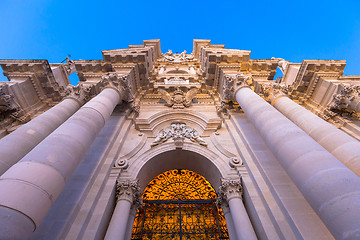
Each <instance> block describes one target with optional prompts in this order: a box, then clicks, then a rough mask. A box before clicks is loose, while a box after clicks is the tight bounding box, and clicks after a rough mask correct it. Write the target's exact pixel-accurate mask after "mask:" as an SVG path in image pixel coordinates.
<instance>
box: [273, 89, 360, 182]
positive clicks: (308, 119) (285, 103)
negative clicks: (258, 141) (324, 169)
mask: <svg viewBox="0 0 360 240" xmlns="http://www.w3.org/2000/svg"><path fill="white" fill-rule="evenodd" d="M271 104H272V105H273V106H274V107H275V108H276V109H277V110H279V111H280V112H281V113H282V114H284V115H285V116H286V117H287V118H289V119H290V120H291V121H293V122H294V123H295V124H296V125H297V126H299V127H300V128H301V129H302V130H304V131H305V132H306V133H307V134H309V136H310V137H312V138H313V139H314V140H315V141H317V142H318V143H319V144H320V145H321V146H323V147H324V148H325V149H326V150H328V151H329V152H330V153H331V154H333V155H334V156H335V157H336V158H337V159H339V160H340V161H341V162H342V163H344V164H345V166H347V167H348V168H349V169H350V170H352V171H353V172H354V173H356V174H357V175H358V176H360V142H359V141H358V140H356V139H355V138H353V137H351V136H349V135H348V134H347V133H345V132H343V131H341V130H340V129H338V128H336V127H335V126H334V125H332V124H330V123H328V122H326V121H324V120H323V119H321V118H319V117H318V116H316V115H315V114H313V113H312V112H310V111H308V110H306V109H305V108H303V107H301V106H300V105H298V104H297V103H295V102H294V101H292V100H291V99H290V98H288V97H287V96H286V95H280V96H278V97H276V98H275V99H274V100H273V101H272V102H271Z"/></svg>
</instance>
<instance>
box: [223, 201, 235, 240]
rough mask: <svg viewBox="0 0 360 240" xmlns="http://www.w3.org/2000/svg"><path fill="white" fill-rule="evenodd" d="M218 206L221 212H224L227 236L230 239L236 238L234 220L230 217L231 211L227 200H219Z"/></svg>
mask: <svg viewBox="0 0 360 240" xmlns="http://www.w3.org/2000/svg"><path fill="white" fill-rule="evenodd" d="M219 207H220V208H221V209H222V212H223V213H224V217H225V221H226V227H227V230H228V233H229V238H230V240H232V239H235V240H236V239H238V238H237V236H236V231H235V228H234V221H233V219H232V216H231V213H230V208H229V205H228V203H227V202H225V201H222V202H220V201H219Z"/></svg>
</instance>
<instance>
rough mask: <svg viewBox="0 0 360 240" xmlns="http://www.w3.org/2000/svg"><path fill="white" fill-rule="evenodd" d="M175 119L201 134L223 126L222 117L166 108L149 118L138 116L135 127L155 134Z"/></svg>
mask: <svg viewBox="0 0 360 240" xmlns="http://www.w3.org/2000/svg"><path fill="white" fill-rule="evenodd" d="M174 121H182V122H185V123H187V125H188V126H191V127H193V128H194V129H196V130H197V131H198V132H199V134H200V135H202V134H203V132H204V131H215V130H216V129H219V128H220V127H221V119H220V118H219V117H216V118H208V117H207V116H205V115H203V114H201V113H199V112H195V111H192V110H185V109H181V110H176V109H174V110H165V111H161V112H159V113H156V114H154V115H152V116H151V117H149V118H148V119H140V118H137V119H136V120H135V127H136V129H138V130H139V131H141V132H151V133H152V134H153V135H154V136H156V134H158V133H159V132H160V131H161V130H162V129H163V128H164V127H167V126H169V125H170V124H171V123H172V122H174Z"/></svg>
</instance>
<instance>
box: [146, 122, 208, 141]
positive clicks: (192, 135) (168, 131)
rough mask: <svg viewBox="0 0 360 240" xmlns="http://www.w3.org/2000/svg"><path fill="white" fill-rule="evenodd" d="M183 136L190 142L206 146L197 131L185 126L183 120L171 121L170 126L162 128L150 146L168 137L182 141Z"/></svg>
mask: <svg viewBox="0 0 360 240" xmlns="http://www.w3.org/2000/svg"><path fill="white" fill-rule="evenodd" d="M185 138H188V139H190V140H191V141H192V142H197V143H199V144H200V145H202V146H207V143H206V142H205V141H204V139H202V138H201V137H200V136H199V133H198V132H197V131H196V130H195V129H194V128H192V127H188V126H186V123H183V122H172V123H171V126H170V127H167V128H164V129H163V130H161V131H160V132H159V133H158V135H157V136H156V138H155V140H154V142H153V143H152V144H151V147H154V146H156V145H159V144H161V143H164V142H166V141H167V140H168V139H173V140H174V141H183V140H184V139H185Z"/></svg>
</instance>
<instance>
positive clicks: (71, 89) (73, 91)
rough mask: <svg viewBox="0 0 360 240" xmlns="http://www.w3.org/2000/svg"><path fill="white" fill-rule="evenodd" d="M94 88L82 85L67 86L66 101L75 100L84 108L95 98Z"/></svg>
mask: <svg viewBox="0 0 360 240" xmlns="http://www.w3.org/2000/svg"><path fill="white" fill-rule="evenodd" d="M93 87H94V86H93V85H88V86H84V84H82V83H79V84H78V85H76V86H67V87H66V89H65V94H66V97H65V99H66V98H70V99H74V100H75V101H77V102H78V103H79V104H80V106H82V105H84V103H86V102H87V101H89V100H90V99H91V98H92V97H93V96H94V93H93V91H92V89H93Z"/></svg>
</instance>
